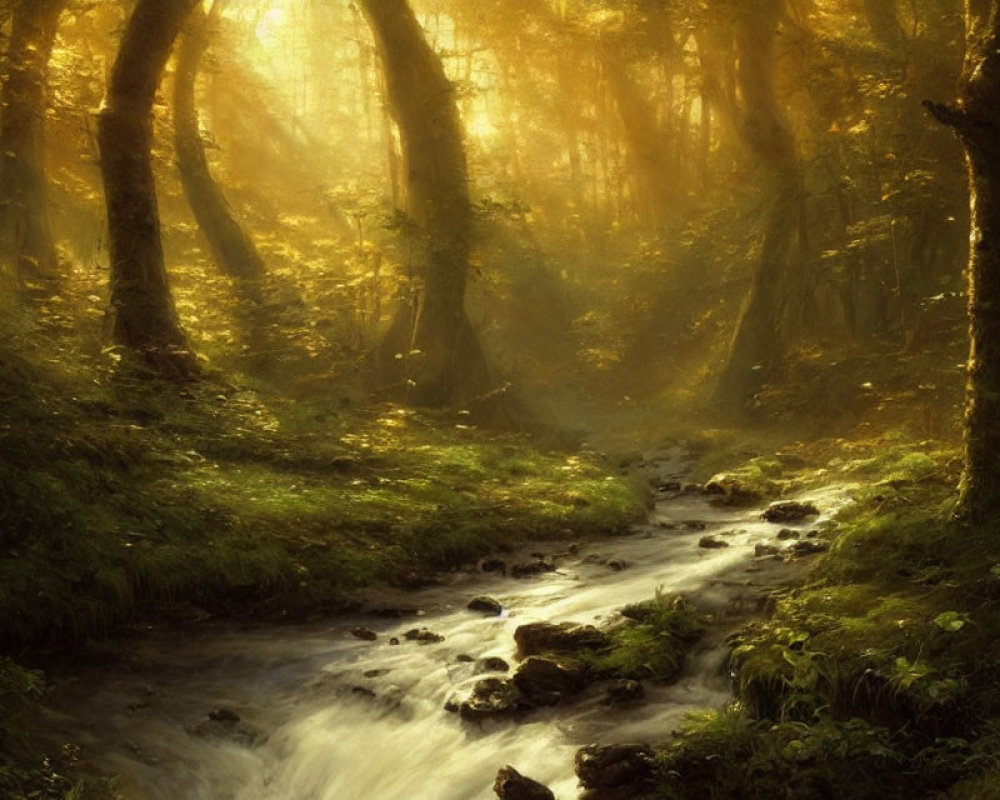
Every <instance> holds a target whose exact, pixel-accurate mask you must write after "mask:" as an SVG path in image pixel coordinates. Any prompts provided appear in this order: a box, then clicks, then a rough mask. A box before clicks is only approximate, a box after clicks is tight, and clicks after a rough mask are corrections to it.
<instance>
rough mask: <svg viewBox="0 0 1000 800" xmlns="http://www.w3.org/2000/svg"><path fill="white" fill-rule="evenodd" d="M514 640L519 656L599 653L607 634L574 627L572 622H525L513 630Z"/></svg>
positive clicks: (574, 624) (604, 644)
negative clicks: (578, 652) (583, 651)
mask: <svg viewBox="0 0 1000 800" xmlns="http://www.w3.org/2000/svg"><path fill="white" fill-rule="evenodd" d="M514 641H515V642H517V649H518V653H520V654H521V655H522V656H534V655H539V654H541V653H574V652H576V651H578V650H601V649H603V648H605V647H607V646H608V637H607V634H604V633H601V631H599V630H597V628H595V627H594V626H593V625H577V624H576V623H573V622H561V623H559V624H554V623H551V622H529V623H528V624H527V625H521V626H519V627H518V628H517V630H516V631H514Z"/></svg>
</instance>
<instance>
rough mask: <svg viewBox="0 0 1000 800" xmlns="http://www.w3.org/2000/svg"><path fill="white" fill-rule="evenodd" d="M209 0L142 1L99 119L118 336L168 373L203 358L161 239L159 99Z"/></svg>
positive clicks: (186, 371)
mask: <svg viewBox="0 0 1000 800" xmlns="http://www.w3.org/2000/svg"><path fill="white" fill-rule="evenodd" d="M200 2H201V0H138V2H137V3H136V5H135V8H134V10H133V11H132V14H131V16H130V17H129V20H128V23H127V25H126V27H125V32H124V34H123V36H122V41H121V45H120V47H119V50H118V55H117V57H116V59H115V64H114V67H113V68H112V71H111V77H110V80H109V84H108V89H107V95H106V97H105V100H104V106H103V108H102V109H101V113H100V116H99V118H98V135H97V140H98V147H99V148H100V153H101V174H102V177H103V179H104V193H105V201H106V203H107V210H108V231H109V240H110V251H111V316H112V323H113V324H112V335H113V337H114V340H115V341H116V342H117V343H118V344H121V345H125V346H126V347H129V348H132V349H134V350H136V351H137V352H139V353H140V354H141V355H142V356H143V357H144V358H145V359H146V360H147V361H148V362H149V363H150V364H151V365H152V366H154V367H155V368H156V369H157V370H158V371H160V372H161V373H162V374H164V375H166V376H173V377H190V376H192V375H193V374H194V373H196V372H197V364H196V361H195V359H194V357H193V355H192V354H191V352H190V350H189V349H188V342H187V338H186V337H185V335H184V332H183V331H182V330H181V327H180V322H179V321H178V318H177V312H176V310H175V308H174V303H173V297H172V295H171V293H170V286H169V283H168V280H167V270H166V266H165V264H164V259H163V244H162V241H161V239H160V216H159V210H158V206H157V201H156V181H155V178H154V176H153V165H152V159H151V148H152V140H153V101H154V99H155V96H156V90H157V86H158V85H159V82H160V77H161V75H162V73H163V69H164V66H165V65H166V63H167V59H168V58H169V56H170V51H171V49H172V47H173V44H174V40H175V39H176V38H177V35H178V33H179V32H180V29H181V26H182V25H183V24H184V20H185V18H186V17H187V15H188V14H189V13H190V12H191V10H192V9H193V8H194V7H195V5H196V4H198V3H200Z"/></svg>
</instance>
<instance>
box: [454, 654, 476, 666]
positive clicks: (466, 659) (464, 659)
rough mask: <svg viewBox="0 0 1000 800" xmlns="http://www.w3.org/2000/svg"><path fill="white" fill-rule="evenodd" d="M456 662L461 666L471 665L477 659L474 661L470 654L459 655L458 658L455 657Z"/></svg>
mask: <svg viewBox="0 0 1000 800" xmlns="http://www.w3.org/2000/svg"><path fill="white" fill-rule="evenodd" d="M455 660H456V661H458V662H459V663H460V664H471V663H472V662H473V661H475V660H476V659H474V658H473V657H472V656H470V655H469V654H468V653H459V654H458V655H457V656H455Z"/></svg>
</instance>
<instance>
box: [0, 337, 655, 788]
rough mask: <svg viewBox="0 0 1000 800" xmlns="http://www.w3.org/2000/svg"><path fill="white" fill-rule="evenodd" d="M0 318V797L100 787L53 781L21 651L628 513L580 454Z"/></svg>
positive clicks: (292, 613) (307, 605) (632, 510)
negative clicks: (122, 352)
mask: <svg viewBox="0 0 1000 800" xmlns="http://www.w3.org/2000/svg"><path fill="white" fill-rule="evenodd" d="M4 323H5V330H6V332H7V333H8V336H7V337H6V341H7V345H5V346H0V607H2V609H3V613H2V614H0V657H3V660H0V707H2V712H3V713H2V722H0V797H4V798H20V797H31V798H55V797H63V796H71V797H76V798H84V797H88V796H98V795H96V794H95V793H96V792H99V791H105V790H107V787H106V786H89V785H88V784H86V783H80V782H78V781H75V780H70V779H68V778H66V777H64V776H63V774H64V773H66V772H67V770H68V769H69V768H70V767H72V757H71V756H72V754H70V755H69V756H67V755H65V754H48V758H47V759H44V758H43V756H42V755H41V754H39V753H35V752H33V751H32V749H31V747H30V742H29V741H28V739H27V737H26V736H25V731H26V729H27V728H30V719H31V715H32V713H33V712H32V709H33V708H34V707H35V704H36V703H37V702H38V701H39V700H40V699H41V697H42V695H43V694H44V679H43V678H42V677H41V676H40V674H39V673H37V672H34V671H32V670H30V669H26V668H25V665H32V664H35V663H37V662H39V661H44V659H45V658H47V657H52V656H53V655H56V656H58V654H60V653H62V654H66V653H71V652H72V650H73V648H74V647H76V646H78V645H79V644H80V643H82V642H84V641H87V640H92V639H95V638H99V637H103V636H106V635H108V634H110V633H112V632H121V631H123V630H124V631H127V630H128V628H129V626H132V625H139V624H141V625H142V626H143V627H146V626H149V625H163V624H181V625H197V624H198V623H199V622H200V621H201V620H204V619H206V618H208V617H212V616H220V615H221V616H232V615H240V616H254V617H257V618H266V619H274V620H279V619H301V618H303V617H305V616H308V615H315V614H317V613H323V612H326V611H336V610H337V609H339V608H342V607H343V604H344V598H345V596H346V595H347V593H349V592H350V591H351V590H352V589H355V588H358V587H362V586H370V585H373V584H378V583H389V584H399V585H406V586H408V585H415V584H419V583H420V582H421V581H424V580H426V579H427V578H428V577H429V576H431V575H432V574H433V572H434V571H435V570H443V569H448V568H449V567H452V566H456V565H459V564H463V563H466V562H468V561H470V560H474V559H475V558H477V557H478V556H481V555H484V554H486V553H488V552H490V551H493V550H497V549H507V548H511V547H515V546H517V545H518V544H519V543H522V542H526V541H529V540H533V539H544V538H559V537H564V538H565V537H570V536H573V537H579V536H586V535H588V534H592V535H598V534H609V533H616V532H621V531H622V530H623V529H625V528H626V527H627V526H628V525H629V524H630V523H631V522H632V521H634V520H636V519H638V518H641V517H642V516H643V514H644V513H645V505H644V497H643V495H642V493H641V492H639V491H637V488H636V487H635V486H633V485H632V484H630V483H629V481H628V480H627V479H626V478H623V477H621V476H618V475H610V474H608V472H607V470H606V469H605V468H604V467H603V466H602V465H601V464H600V463H599V461H598V460H597V459H596V458H590V457H587V456H585V455H580V454H578V453H576V454H575V453H572V452H567V451H566V450H561V449H558V448H555V447H548V446H546V445H545V444H539V440H538V439H532V438H529V437H528V436H524V435H518V434H511V433H497V432H491V431H488V430H484V429H481V428H480V427H478V426H477V420H476V419H474V418H473V417H472V416H471V415H470V414H467V413H461V412H455V413H449V414H443V413H442V414H428V413H418V412H415V411H413V410H410V409H407V408H404V407H402V406H395V405H389V404H384V403H378V404H374V403H364V402H359V401H351V402H347V401H345V400H343V399H341V395H340V394H338V393H337V392H335V391H332V390H327V391H324V390H323V387H316V388H315V389H314V390H313V391H311V392H308V393H303V392H296V393H294V395H293V394H291V393H289V392H286V391H283V389H284V388H286V387H282V386H280V385H276V384H275V383H274V382H273V381H272V382H271V383H269V384H264V383H253V382H252V381H251V379H249V378H245V379H243V381H242V382H240V381H238V380H235V379H226V380H224V379H223V378H222V377H221V376H219V375H213V374H212V373H210V372H209V373H208V374H206V376H205V377H204V379H203V380H201V381H198V382H195V383H190V384H185V385H177V384H171V383H163V382H158V381H156V380H153V379H151V378H150V377H149V376H148V375H144V374H142V372H141V370H138V369H137V368H135V367H134V366H130V365H128V364H126V363H123V362H122V361H121V360H120V359H118V358H106V356H107V355H108V354H107V353H87V352H81V353H80V354H79V355H80V358H79V359H77V358H76V357H75V356H76V355H77V353H74V352H69V350H68V349H67V348H71V345H69V344H67V343H66V340H65V339H62V340H56V339H53V338H50V337H48V336H46V335H45V334H44V332H41V333H39V331H38V329H37V328H33V327H31V326H23V327H18V324H17V322H16V320H5V321H4ZM60 342H61V343H62V344H60ZM60 347H61V348H63V349H60ZM110 355H116V354H115V353H113V352H112V353H111V354H110ZM330 389H332V387H330ZM331 398H333V399H331ZM10 656H13V657H14V658H15V659H16V661H15V660H12V659H11V658H10ZM67 792H69V793H70V794H69V795H67ZM74 793H75V794H74ZM88 793H89V794H88Z"/></svg>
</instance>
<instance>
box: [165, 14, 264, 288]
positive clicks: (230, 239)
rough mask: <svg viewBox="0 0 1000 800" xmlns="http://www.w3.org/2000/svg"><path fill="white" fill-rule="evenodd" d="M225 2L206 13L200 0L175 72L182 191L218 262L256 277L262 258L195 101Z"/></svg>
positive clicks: (261, 271)
mask: <svg viewBox="0 0 1000 800" xmlns="http://www.w3.org/2000/svg"><path fill="white" fill-rule="evenodd" d="M223 5H224V2H223V0H215V2H214V3H213V5H212V10H211V14H206V13H205V10H204V8H203V7H202V5H201V4H200V3H199V4H198V5H197V6H196V7H195V9H194V11H193V12H192V13H191V15H190V17H189V18H188V22H187V25H186V27H185V29H184V32H183V34H182V36H181V43H180V47H179V52H178V55H177V72H176V74H175V76H174V146H175V149H176V151H177V166H178V169H179V171H180V176H181V183H182V184H183V186H184V194H185V196H186V197H187V200H188V203H189V204H190V206H191V210H192V211H193V212H194V216H195V219H196V220H197V221H198V226H199V227H200V228H201V231H202V233H203V234H204V235H205V239H206V240H207V241H208V246H209V249H210V250H211V253H212V256H213V258H214V259H215V262H216V264H218V266H219V268H220V269H221V270H222V271H223V272H224V273H226V274H227V275H230V276H232V277H235V278H243V279H254V278H260V277H261V276H262V275H263V274H264V261H263V259H262V258H261V257H260V253H258V251H257V248H256V247H255V246H254V243H253V240H252V239H251V238H250V236H249V235H247V233H246V231H244V230H243V228H242V226H241V225H240V223H239V222H238V221H237V220H236V218H235V217H234V216H233V213H232V210H231V209H230V206H229V203H228V202H226V198H225V195H224V194H223V193H222V190H221V189H220V188H219V185H218V184H217V183H216V182H215V180H214V179H213V178H212V173H211V170H210V169H209V165H208V158H207V157H206V155H205V144H204V142H203V140H202V136H201V130H200V126H199V122H198V108H197V104H196V100H195V86H196V83H197V80H198V71H199V68H200V65H201V61H202V57H203V56H204V54H205V50H206V49H207V47H208V44H209V37H210V36H211V24H212V23H213V22H215V21H216V20H217V19H218V14H219V12H220V11H221V9H222V6H223Z"/></svg>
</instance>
